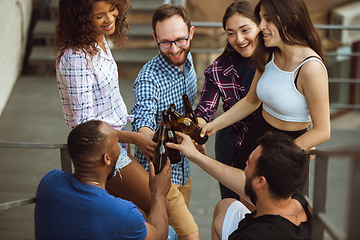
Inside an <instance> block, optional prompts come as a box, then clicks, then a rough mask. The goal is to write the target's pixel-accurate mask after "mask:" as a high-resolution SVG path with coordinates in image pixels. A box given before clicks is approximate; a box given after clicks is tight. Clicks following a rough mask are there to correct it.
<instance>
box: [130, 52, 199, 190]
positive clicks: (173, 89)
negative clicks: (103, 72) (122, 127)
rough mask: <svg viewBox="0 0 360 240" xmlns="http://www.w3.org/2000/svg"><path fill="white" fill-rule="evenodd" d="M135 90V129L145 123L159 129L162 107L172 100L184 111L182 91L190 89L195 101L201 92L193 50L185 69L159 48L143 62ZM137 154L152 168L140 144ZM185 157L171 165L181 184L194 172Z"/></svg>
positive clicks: (142, 161) (178, 182)
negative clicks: (174, 64) (155, 53)
mask: <svg viewBox="0 0 360 240" xmlns="http://www.w3.org/2000/svg"><path fill="white" fill-rule="evenodd" d="M133 91H134V95H135V104H134V106H133V107H132V109H131V113H132V114H133V115H134V122H133V124H132V128H133V131H135V132H137V131H138V130H139V128H141V127H149V128H151V129H152V130H153V131H156V129H157V127H158V125H159V123H160V120H161V111H163V110H166V109H168V108H169V105H170V103H174V104H175V105H176V109H177V111H178V112H179V113H181V114H184V106H183V102H182V95H183V94H184V93H186V94H187V95H188V96H189V99H190V102H191V104H192V105H193V104H194V102H195V98H196V94H197V78H196V73H195V69H194V66H193V62H192V56H191V54H190V53H189V54H188V57H187V60H186V62H185V64H184V72H183V71H181V70H180V69H179V68H178V67H175V66H173V65H172V64H170V63H168V62H167V61H166V60H165V59H164V57H163V56H162V55H161V53H160V52H159V53H158V55H157V56H155V57H154V58H153V59H152V60H150V61H149V62H147V63H146V64H145V65H144V66H143V68H142V69H141V71H140V72H139V74H138V76H137V78H136V80H135V82H134V87H133ZM134 157H135V159H136V160H138V161H139V162H140V164H141V165H143V166H144V168H145V169H146V170H148V168H149V163H148V161H147V160H146V158H145V156H144V155H143V154H142V153H141V151H140V150H139V149H138V148H137V147H136V152H135V156H134ZM181 158H182V161H180V162H179V163H177V164H172V165H171V167H172V172H171V182H172V183H175V184H179V185H182V184H183V178H184V184H186V182H187V180H188V178H189V176H190V161H189V160H188V159H187V158H185V157H184V156H183V155H182V154H181ZM182 164H184V176H183V171H182Z"/></svg>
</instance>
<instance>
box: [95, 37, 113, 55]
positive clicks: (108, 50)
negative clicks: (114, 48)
mask: <svg viewBox="0 0 360 240" xmlns="http://www.w3.org/2000/svg"><path fill="white" fill-rule="evenodd" d="M103 42H104V46H105V49H106V52H104V50H103V49H102V48H101V47H100V46H99V45H98V44H96V47H97V49H98V50H99V53H100V57H103V58H105V59H107V60H110V61H112V60H113V57H112V54H111V52H110V48H109V45H108V44H107V41H106V38H105V36H104V38H103Z"/></svg>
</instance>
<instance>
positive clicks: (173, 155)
mask: <svg viewBox="0 0 360 240" xmlns="http://www.w3.org/2000/svg"><path fill="white" fill-rule="evenodd" d="M162 114H163V117H162V121H163V124H165V125H166V128H167V139H166V142H171V143H177V141H176V136H175V133H174V131H173V130H172V128H171V123H170V120H169V117H170V116H169V113H168V111H163V112H162ZM168 154H169V158H170V161H171V163H172V164H175V163H178V162H180V161H181V157H180V152H179V150H177V149H173V148H168Z"/></svg>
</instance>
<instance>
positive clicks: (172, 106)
mask: <svg viewBox="0 0 360 240" xmlns="http://www.w3.org/2000/svg"><path fill="white" fill-rule="evenodd" d="M171 109H173V110H174V111H176V107H175V104H174V103H171V104H170V106H169V108H168V113H169V114H170V111H171ZM170 124H171V129H172V130H173V131H178V132H182V130H181V129H180V125H179V123H178V122H177V121H176V119H174V118H173V117H172V116H171V114H170Z"/></svg>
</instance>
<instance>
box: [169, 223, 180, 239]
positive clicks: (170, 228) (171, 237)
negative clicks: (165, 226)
mask: <svg viewBox="0 0 360 240" xmlns="http://www.w3.org/2000/svg"><path fill="white" fill-rule="evenodd" d="M167 239H168V240H178V237H177V235H176V232H175V230H174V228H173V227H172V226H170V225H169V232H168V237H167Z"/></svg>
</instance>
